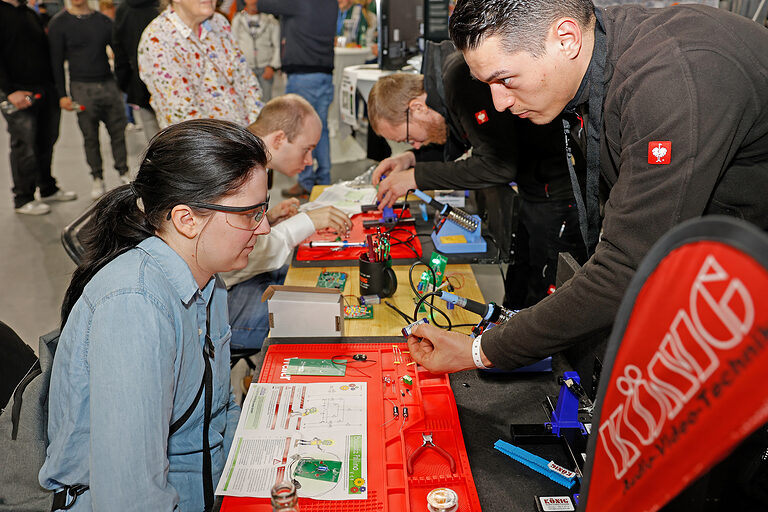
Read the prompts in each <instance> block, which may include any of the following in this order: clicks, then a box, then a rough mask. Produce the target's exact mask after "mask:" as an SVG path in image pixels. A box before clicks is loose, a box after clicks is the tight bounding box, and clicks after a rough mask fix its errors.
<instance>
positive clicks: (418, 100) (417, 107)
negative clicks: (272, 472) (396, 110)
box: [408, 93, 429, 114]
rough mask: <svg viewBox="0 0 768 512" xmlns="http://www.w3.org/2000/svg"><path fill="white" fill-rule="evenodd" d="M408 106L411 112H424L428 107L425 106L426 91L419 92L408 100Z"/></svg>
mask: <svg viewBox="0 0 768 512" xmlns="http://www.w3.org/2000/svg"><path fill="white" fill-rule="evenodd" d="M408 108H409V109H410V110H411V112H419V113H422V114H423V113H424V112H426V111H427V109H429V107H428V106H427V93H423V94H420V95H419V96H416V97H415V98H413V99H412V100H411V101H409V102H408Z"/></svg>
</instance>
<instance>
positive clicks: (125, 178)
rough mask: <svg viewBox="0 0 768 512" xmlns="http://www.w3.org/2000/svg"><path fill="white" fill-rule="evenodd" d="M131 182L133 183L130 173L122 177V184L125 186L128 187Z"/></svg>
mask: <svg viewBox="0 0 768 512" xmlns="http://www.w3.org/2000/svg"><path fill="white" fill-rule="evenodd" d="M130 182H131V175H130V174H129V173H125V174H121V175H120V183H122V184H123V185H127V184H129V183H130Z"/></svg>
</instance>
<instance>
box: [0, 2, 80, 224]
mask: <svg viewBox="0 0 768 512" xmlns="http://www.w3.org/2000/svg"><path fill="white" fill-rule="evenodd" d="M38 95H39V97H38ZM6 97H7V101H8V102H9V103H11V104H12V105H13V106H14V107H15V108H16V109H17V110H16V111H15V112H13V113H10V114H7V113H5V112H3V116H4V117H5V120H6V122H7V123H8V133H9V134H10V136H11V153H10V160H11V176H12V177H13V202H14V208H15V209H16V213H22V214H26V215H44V214H46V213H48V212H50V211H51V208H50V206H48V205H47V204H46V202H49V201H72V200H74V199H77V195H76V194H75V193H74V192H66V191H63V190H59V187H58V186H56V180H55V179H54V178H53V176H51V160H52V158H53V145H54V144H55V143H56V139H58V137H59V118H60V115H61V111H60V110H59V105H58V97H57V96H56V91H55V89H54V87H53V74H52V73H51V61H50V55H49V53H48V39H47V37H46V35H45V31H44V29H43V25H42V22H41V21H40V19H39V18H38V16H37V14H35V12H34V11H33V10H32V9H30V8H28V7H27V6H26V4H24V3H21V2H19V1H17V0H1V1H0V100H5V99H6ZM36 189H40V198H41V199H42V202H41V201H37V200H35V190H36Z"/></svg>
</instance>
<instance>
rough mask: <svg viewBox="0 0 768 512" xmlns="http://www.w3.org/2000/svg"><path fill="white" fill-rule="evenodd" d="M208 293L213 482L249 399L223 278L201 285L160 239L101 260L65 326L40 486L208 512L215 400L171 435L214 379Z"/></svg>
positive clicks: (95, 502) (109, 501)
mask: <svg viewBox="0 0 768 512" xmlns="http://www.w3.org/2000/svg"><path fill="white" fill-rule="evenodd" d="M208 300H211V301H212V304H211V340H212V341H213V344H214V348H215V358H214V360H213V361H211V364H212V368H213V406H212V415H211V416H212V417H211V425H210V431H209V442H210V445H211V456H212V463H213V464H212V467H213V484H214V486H215V485H216V483H217V482H218V479H219V476H220V475H221V472H222V470H223V468H224V464H225V462H226V457H227V453H228V451H229V447H230V445H231V443H232V437H233V436H234V431H235V427H236V426H237V420H238V418H239V415H240V408H239V407H238V406H237V405H236V403H235V401H234V395H233V394H232V391H231V387H230V379H229V339H230V330H229V324H228V320H227V296H226V288H225V287H224V284H223V282H222V281H221V280H220V279H218V278H215V279H211V281H210V282H209V283H208V284H207V285H206V286H205V288H204V289H203V290H202V291H201V290H199V289H198V286H197V284H196V282H195V280H194V278H193V276H192V272H191V271H190V270H189V267H188V266H187V264H186V263H185V262H184V260H183V259H182V258H181V257H180V256H179V255H178V254H177V253H176V252H175V251H174V250H173V249H171V248H170V247H169V246H168V245H166V244H165V242H163V241H162V240H161V239H160V238H157V237H151V238H148V239H146V240H144V241H143V242H141V243H140V244H139V245H138V246H137V247H136V248H134V249H131V250H129V251H128V252H126V253H124V254H122V255H120V256H118V257H117V258H115V259H114V260H112V261H111V262H110V263H109V264H107V265H106V266H105V267H104V268H103V269H101V270H100V271H99V272H98V273H97V274H96V275H95V276H94V277H93V279H91V281H90V282H89V283H88V285H87V286H86V287H85V290H84V291H83V295H82V296H81V297H80V299H78V301H77V303H76V304H75V306H74V308H73V309H72V312H71V313H70V315H69V319H68V320H67V323H66V325H65V326H64V329H63V330H62V333H61V338H60V340H59V345H58V348H57V350H56V355H55V358H54V362H53V372H52V375H51V387H50V398H49V418H48V437H49V443H50V444H49V446H48V451H47V457H46V460H45V464H44V465H43V467H42V469H41V470H40V483H41V484H42V485H43V487H46V488H48V489H56V488H59V487H61V486H62V485H72V484H78V483H80V484H88V485H90V490H89V491H88V492H86V493H85V494H83V495H82V496H80V497H79V498H78V500H77V504H76V506H75V507H74V508H72V510H73V511H82V510H98V511H106V510H120V511H129V510H136V511H142V512H144V511H147V510H157V511H161V510H164V511H169V510H175V509H179V510H184V511H190V510H191V511H197V510H203V508H204V501H203V486H202V444H203V412H204V408H205V407H204V402H205V401H204V399H203V397H201V398H200V401H199V403H198V405H197V407H196V408H195V411H194V413H193V414H192V416H191V417H190V418H189V419H188V420H187V422H186V423H185V424H184V425H183V426H182V427H181V428H180V429H179V430H178V431H177V432H176V433H175V434H174V435H173V436H171V437H170V438H169V437H168V431H169V426H170V425H171V424H172V423H173V422H174V421H176V419H178V418H179V417H180V416H181V415H183V414H184V412H185V411H186V410H187V408H188V407H189V406H190V404H192V402H193V400H194V398H195V395H196V393H197V390H198V388H199V387H200V383H201V381H202V377H203V370H204V361H203V353H202V349H203V345H204V343H205V328H206V327H205V323H206V322H205V320H206V306H207V303H208Z"/></svg>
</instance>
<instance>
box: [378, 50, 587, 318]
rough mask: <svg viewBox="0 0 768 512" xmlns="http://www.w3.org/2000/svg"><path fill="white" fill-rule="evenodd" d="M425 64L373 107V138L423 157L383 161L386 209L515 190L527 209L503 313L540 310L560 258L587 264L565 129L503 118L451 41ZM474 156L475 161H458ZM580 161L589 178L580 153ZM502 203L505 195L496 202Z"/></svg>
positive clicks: (386, 80) (386, 89)
mask: <svg viewBox="0 0 768 512" xmlns="http://www.w3.org/2000/svg"><path fill="white" fill-rule="evenodd" d="M424 62H425V64H424V66H423V72H424V74H423V75H414V74H404V73H398V74H394V75H389V76H386V77H383V78H381V79H379V81H378V82H377V83H376V84H375V85H374V87H373V89H372V90H371V93H370V95H369V98H368V103H369V109H368V112H369V113H368V117H369V119H370V122H371V125H372V127H373V129H374V131H376V132H377V133H379V134H380V135H382V136H384V137H385V138H388V139H391V140H396V141H404V142H407V143H409V144H411V145H412V146H413V147H414V148H415V151H406V152H404V153H401V154H399V155H395V156H392V157H390V158H387V159H385V160H383V161H382V162H381V164H379V166H378V167H377V168H376V170H375V171H374V174H373V182H374V184H378V187H379V189H378V195H379V199H380V202H381V205H383V206H387V205H390V204H392V203H393V202H394V201H395V199H396V198H398V197H400V196H401V195H403V194H405V192H406V191H407V190H408V189H412V188H419V189H424V190H433V189H445V188H456V189H483V188H487V187H491V186H494V185H499V186H508V184H509V183H510V182H513V181H514V182H516V183H517V184H518V190H519V193H520V199H521V201H520V208H519V212H518V223H517V231H516V233H515V241H514V248H513V251H514V262H513V263H512V264H510V266H509V268H508V270H507V278H506V283H505V286H504V288H505V297H504V305H505V306H506V307H509V308H512V309H521V308H524V307H527V306H531V305H533V304H535V303H536V302H538V301H539V300H541V299H543V298H544V297H545V296H546V295H547V293H548V291H549V289H550V287H553V286H554V284H555V274H556V270H557V257H558V253H560V252H569V253H571V254H572V255H573V256H574V257H575V258H576V259H577V260H578V261H579V263H584V262H585V261H586V250H585V245H584V242H583V240H582V238H581V233H580V231H579V225H578V215H577V211H576V207H575V204H574V197H573V192H572V187H571V182H570V177H569V175H568V167H567V166H566V160H565V156H564V150H565V147H564V139H563V129H562V125H561V124H560V123H559V120H558V121H557V122H554V123H551V124H549V125H546V126H536V125H534V124H532V123H530V122H529V121H525V120H521V119H517V118H516V117H515V116H513V115H511V114H510V113H509V112H497V111H496V110H495V109H494V106H493V99H492V98H491V94H490V91H489V90H488V87H487V86H486V85H485V84H483V83H481V82H478V81H477V80H474V79H473V78H472V76H471V75H470V73H469V68H468V67H467V64H466V62H465V61H464V58H463V56H462V55H461V53H459V52H457V51H456V49H455V47H454V46H453V45H452V44H451V43H450V42H445V43H442V44H440V45H434V44H430V45H429V46H428V48H427V52H426V54H425V60H424ZM406 114H407V115H406ZM430 144H435V145H434V146H430ZM425 145H426V146H425ZM437 145H442V146H437ZM422 146H424V147H422ZM470 149H471V152H472V153H471V156H469V157H468V158H466V159H463V160H456V159H457V158H458V157H460V156H462V155H463V154H464V153H465V152H467V151H469V150H470ZM574 158H575V160H574V161H575V163H576V167H577V168H579V169H581V170H582V174H583V169H584V159H583V157H582V156H581V153H580V152H576V153H575V156H574ZM384 175H386V176H387V179H386V180H383V181H380V180H381V177H382V176H384ZM499 197H502V198H503V197H504V195H503V194H501V195H500V196H499V195H496V196H490V197H489V199H488V201H489V202H490V201H491V200H498V198H499ZM511 206H512V205H511V204H510V205H502V208H504V207H508V208H510V209H511Z"/></svg>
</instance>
